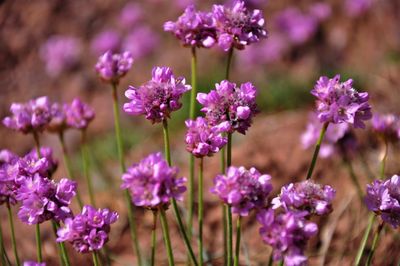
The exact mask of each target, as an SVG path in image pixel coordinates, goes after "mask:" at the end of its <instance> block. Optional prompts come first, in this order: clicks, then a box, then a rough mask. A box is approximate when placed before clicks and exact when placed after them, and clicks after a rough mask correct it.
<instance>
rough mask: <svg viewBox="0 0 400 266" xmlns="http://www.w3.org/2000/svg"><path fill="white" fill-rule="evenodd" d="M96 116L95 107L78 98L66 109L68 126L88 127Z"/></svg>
mask: <svg viewBox="0 0 400 266" xmlns="http://www.w3.org/2000/svg"><path fill="white" fill-rule="evenodd" d="M94 116H95V113H94V110H93V108H91V107H90V106H89V105H87V104H86V103H83V102H82V101H81V100H79V99H78V98H75V99H74V100H73V101H72V103H71V105H69V106H68V107H67V110H66V118H67V124H68V126H70V127H72V128H76V129H86V128H87V127H88V125H89V123H90V122H91V121H92V120H93V119H94Z"/></svg>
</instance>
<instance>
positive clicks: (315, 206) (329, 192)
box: [272, 180, 336, 215]
mask: <svg viewBox="0 0 400 266" xmlns="http://www.w3.org/2000/svg"><path fill="white" fill-rule="evenodd" d="M335 194H336V191H335V190H334V189H333V188H332V187H331V186H328V185H325V186H323V185H320V184H316V183H314V181H311V180H306V181H302V182H298V183H294V184H293V183H290V184H289V185H286V186H284V187H282V189H281V193H280V194H279V195H278V196H277V197H276V198H274V199H273V200H272V205H273V207H272V208H273V209H278V208H279V207H283V208H284V209H285V210H286V211H300V212H303V211H304V212H307V213H308V215H313V214H316V215H325V214H329V213H330V212H331V211H332V200H333V199H334V197H335Z"/></svg>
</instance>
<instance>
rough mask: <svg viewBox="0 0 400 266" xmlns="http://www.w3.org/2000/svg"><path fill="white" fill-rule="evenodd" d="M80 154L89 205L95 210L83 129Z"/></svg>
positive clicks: (84, 130)
mask: <svg viewBox="0 0 400 266" xmlns="http://www.w3.org/2000/svg"><path fill="white" fill-rule="evenodd" d="M81 154H82V162H83V163H82V165H83V174H84V175H85V179H86V184H87V187H88V192H89V199H90V204H91V205H92V206H93V207H95V208H96V201H95V199H94V193H93V181H92V177H91V175H90V173H89V156H88V149H87V143H86V129H83V130H82V133H81Z"/></svg>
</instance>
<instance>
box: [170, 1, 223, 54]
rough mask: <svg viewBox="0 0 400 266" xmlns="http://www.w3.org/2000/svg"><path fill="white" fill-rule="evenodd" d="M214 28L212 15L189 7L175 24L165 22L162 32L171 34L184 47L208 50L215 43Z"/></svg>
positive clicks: (192, 6)
mask: <svg viewBox="0 0 400 266" xmlns="http://www.w3.org/2000/svg"><path fill="white" fill-rule="evenodd" d="M215 26H216V24H215V19H214V17H213V14H211V13H205V12H200V11H197V10H196V9H195V7H194V5H190V6H188V7H187V8H186V9H185V12H184V13H183V14H182V15H181V16H180V17H179V18H178V20H177V21H176V22H173V21H168V22H166V23H165V24H164V30H165V31H169V32H171V33H173V34H174V35H175V37H176V38H178V39H179V40H180V41H181V42H182V44H183V45H184V46H187V47H204V48H210V47H211V46H213V45H214V44H215V43H216V38H217V30H216V27H215Z"/></svg>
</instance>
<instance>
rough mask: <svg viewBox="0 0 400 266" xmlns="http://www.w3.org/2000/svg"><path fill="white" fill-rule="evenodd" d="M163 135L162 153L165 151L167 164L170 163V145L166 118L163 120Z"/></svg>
mask: <svg viewBox="0 0 400 266" xmlns="http://www.w3.org/2000/svg"><path fill="white" fill-rule="evenodd" d="M163 136H164V153H165V158H166V159H167V162H168V164H169V166H171V165H172V162H171V146H170V143H169V130H168V121H167V120H166V119H164V120H163Z"/></svg>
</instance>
